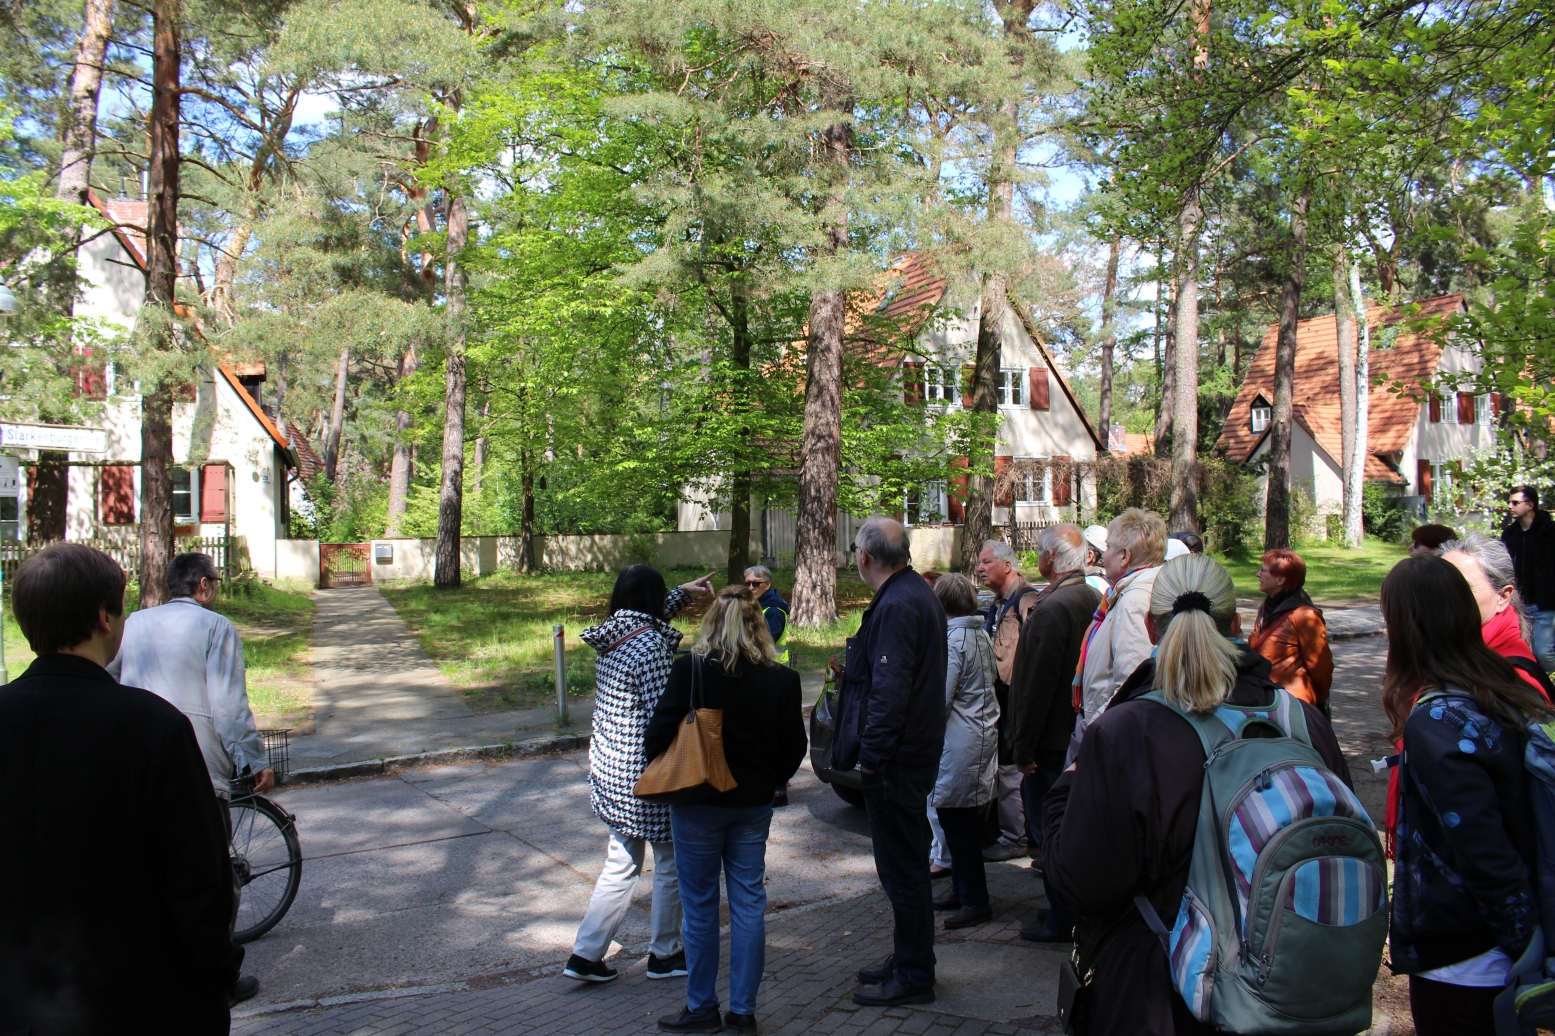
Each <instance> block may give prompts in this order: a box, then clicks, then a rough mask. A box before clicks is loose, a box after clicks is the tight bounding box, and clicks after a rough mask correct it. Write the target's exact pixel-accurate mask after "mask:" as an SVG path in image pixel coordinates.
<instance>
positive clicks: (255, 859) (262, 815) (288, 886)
mask: <svg viewBox="0 0 1555 1036" xmlns="http://www.w3.org/2000/svg"><path fill="white" fill-rule="evenodd" d="M262 733H264V734H265V735H266V737H265V740H266V743H267V747H270V748H271V752H270V757H271V765H272V768H274V769H275V770H276V775H277V780H279V779H280V778H281V777H282V776H284V773H285V755H286V742H285V734H284V732H281V733H280V739H279V741H280V743H279V745H278V746H276V745H271V744H270V742H271V740H272V737H271V732H269V731H263V732H262ZM277 748H279V752H277V750H276V749H277ZM278 755H279V756H280V758H279V759H278V758H277V756H278ZM277 762H279V763H281V765H280V766H279V767H276V766H275V764H276V763H277ZM231 809H232V839H231V847H230V851H231V854H232V868H233V870H234V871H236V872H237V876H238V884H239V885H240V887H241V891H240V893H239V900H238V920H237V924H236V926H235V927H234V931H233V935H232V938H233V940H234V941H236V942H240V943H246V942H252V941H253V940H255V939H257V938H259V937H260V936H261V935H264V934H265V933H266V932H268V931H269V930H270V929H272V928H274V927H275V926H276V925H277V924H278V923H280V920H281V918H283V917H285V916H286V911H288V910H290V909H291V905H292V901H293V900H295V899H296V898H297V888H298V886H299V885H301V884H302V842H301V841H300V840H299V839H298V838H297V818H296V817H295V816H293V815H292V814H290V813H288V812H286V811H285V810H284V809H282V808H281V807H280V806H279V805H277V804H276V803H274V802H272V801H270V800H269V799H267V798H265V797H264V796H263V795H260V794H258V793H256V792H255V791H254V778H253V777H252V776H245V777H240V778H238V779H237V780H234V781H233V782H232V800H231Z"/></svg>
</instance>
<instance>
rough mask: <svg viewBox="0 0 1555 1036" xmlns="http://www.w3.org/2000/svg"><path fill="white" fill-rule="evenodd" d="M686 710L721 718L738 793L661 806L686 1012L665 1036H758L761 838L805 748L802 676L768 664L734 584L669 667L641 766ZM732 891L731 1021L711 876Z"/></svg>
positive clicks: (762, 952)
mask: <svg viewBox="0 0 1555 1036" xmlns="http://www.w3.org/2000/svg"><path fill="white" fill-rule="evenodd" d="M692 708H700V709H720V710H722V712H723V751H724V759H725V761H726V762H727V763H728V764H729V772H730V774H732V775H733V777H734V781H735V786H734V787H733V788H731V789H730V790H729V791H726V792H722V793H720V794H717V795H714V796H712V797H711V798H709V799H706V800H705V801H702V802H697V803H688V804H674V805H671V806H670V826H671V828H672V829H673V834H674V842H675V856H676V867H677V870H678V873H679V877H680V902H681V908H682V910H683V911H684V916H685V921H684V924H683V926H682V930H681V931H682V938H683V940H684V942H685V947H686V971H687V973H688V974H687V979H686V1009H685V1010H684V1011H682V1012H681V1013H680V1014H679V1015H669V1016H667V1017H664V1018H660V1019H659V1028H660V1029H662V1030H664V1031H665V1032H721V1031H722V1030H723V1028H724V1027H725V1025H727V1026H728V1027H729V1028H730V1029H732V1030H734V1031H735V1032H738V1033H755V1032H756V1016H755V1011H756V990H757V988H758V987H759V986H760V984H761V969H762V966H763V964H764V963H765V960H766V921H765V915H766V911H767V892H766V886H765V885H764V884H763V883H764V881H765V879H766V854H767V831H768V828H769V827H770V826H771V823H772V796H773V793H774V792H775V791H776V789H777V788H779V787H780V786H782V785H784V784H786V783H787V782H788V780H789V779H790V778H791V777H793V775H794V773H795V772H796V771H797V770H798V769H799V764H800V762H801V761H802V760H803V759H804V754H805V749H806V748H807V746H808V742H807V739H806V736H805V729H804V718H803V716H802V715H801V713H800V694H799V674H798V673H796V672H794V671H793V670H792V669H790V668H788V667H787V666H782V665H778V664H777V648H776V646H775V645H774V644H773V643H772V633H771V631H770V630H769V629H768V628H767V620H766V619H765V618H764V617H763V616H762V614H761V605H760V603H759V602H758V601H757V600H756V597H755V595H753V594H752V593H751V592H750V591H749V590H747V589H746V588H745V587H743V586H730V587H726V588H725V589H723V590H720V591H719V592H718V596H717V597H716V598H714V600H713V605H712V607H711V608H709V609H708V610H707V614H706V615H704V616H702V629H701V633H700V634H699V635H698V637H697V642H696V644H695V645H694V646H693V647H692V649H691V654H690V655H685V656H682V657H680V658H677V659H676V660H675V664H674V666H673V667H672V668H671V669H670V677H669V685H668V686H667V687H666V688H665V689H664V695H663V697H661V698H660V699H659V704H658V707H657V708H656V709H654V712H653V718H652V720H650V721H649V723H648V733H647V736H646V738H645V739H644V744H645V747H646V749H647V754H648V757H649V758H654V757H657V756H658V755H660V754H661V753H663V752H664V751H665V750H666V749H668V748H669V747H670V745H671V744H673V743H674V740H675V733H676V731H677V730H678V729H679V727H680V725H681V724H682V723H684V722H685V719H686V714H687V713H688V712H689V711H691V709H692ZM720 870H721V871H722V872H723V874H724V876H725V879H726V881H727V884H728V887H729V928H730V933H729V1013H728V1016H727V1018H725V1017H722V1016H720V1014H719V1010H718V993H717V991H716V989H715V987H716V985H717V982H718V924H719V919H718V901H719V895H718V875H719V872H720Z"/></svg>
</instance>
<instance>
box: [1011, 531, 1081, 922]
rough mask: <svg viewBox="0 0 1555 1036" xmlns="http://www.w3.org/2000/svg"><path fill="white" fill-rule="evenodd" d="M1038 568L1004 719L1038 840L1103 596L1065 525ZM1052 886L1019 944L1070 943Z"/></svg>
mask: <svg viewBox="0 0 1555 1036" xmlns="http://www.w3.org/2000/svg"><path fill="white" fill-rule="evenodd" d="M1037 546H1038V548H1039V550H1040V553H1039V554H1038V555H1037V568H1038V570H1039V571H1041V573H1042V577H1043V578H1044V579H1046V580H1047V581H1048V585H1047V588H1046V589H1045V590H1043V591H1042V592H1041V593H1040V594H1039V595H1038V596H1037V601H1036V604H1035V605H1034V606H1033V607H1032V609H1031V613H1030V614H1029V615H1027V616H1026V621H1025V622H1024V623H1023V624H1022V625H1021V633H1020V646H1019V647H1018V648H1017V649H1016V652H1015V673H1014V680H1013V682H1012V683H1011V685H1010V704H1009V708H1008V709H1007V710H1006V712H1005V713H1004V714H1003V715H1002V716H1000V717H999V723H1000V726H1001V727H1002V728H1003V729H1004V730H1006V731H1007V732H1008V735H1009V739H1010V745H1011V755H1012V759H1013V762H1014V763H1015V765H1016V766H1017V767H1019V768H1020V772H1021V773H1022V774H1023V775H1024V777H1023V779H1022V782H1021V797H1022V798H1023V799H1024V801H1025V805H1026V816H1027V818H1028V822H1029V824H1030V826H1031V831H1032V833H1033V834H1034V835H1037V836H1039V837H1040V833H1041V831H1042V799H1043V798H1044V796H1046V795H1047V790H1048V789H1049V788H1051V787H1052V786H1053V782H1054V781H1056V780H1058V777H1059V775H1060V774H1062V773H1063V772H1064V755H1065V753H1066V752H1068V750H1069V735H1070V734H1071V733H1073V731H1074V719H1075V712H1074V696H1073V690H1072V688H1073V685H1074V671H1075V666H1076V665H1077V664H1078V663H1079V661H1080V645H1081V643H1082V642H1083V641H1084V639H1085V631H1086V628H1087V627H1088V626H1089V625H1090V623H1091V616H1093V615H1094V614H1095V613H1096V605H1097V604H1099V603H1101V596H1100V595H1099V594H1097V592H1096V591H1095V590H1094V589H1092V587H1091V586H1090V584H1089V583H1087V582H1086V581H1085V561H1086V555H1087V554H1088V553H1089V551H1088V549H1087V547H1086V543H1085V538H1084V537H1083V536H1082V535H1081V534H1080V528H1079V526H1077V525H1072V524H1070V523H1068V522H1064V523H1062V524H1060V525H1054V526H1050V527H1049V528H1047V529H1044V530H1043V531H1042V538H1041V539H1040V540H1039V541H1038V543H1037ZM1042 880H1043V885H1044V886H1045V887H1046V888H1047V901H1048V907H1049V910H1050V913H1049V915H1048V917H1047V919H1046V920H1045V921H1038V922H1036V923H1034V924H1028V925H1026V926H1025V927H1024V928H1022V929H1021V933H1020V934H1021V938H1022V939H1029V940H1031V941H1032V942H1068V941H1069V940H1070V938H1071V937H1072V934H1073V931H1074V926H1075V920H1076V919H1075V918H1074V917H1073V916H1072V914H1071V912H1070V911H1069V910H1067V909H1066V908H1065V907H1064V905H1063V904H1062V903H1061V902H1059V900H1058V897H1057V896H1055V895H1054V893H1053V888H1052V886H1051V885H1050V884H1048V881H1047V878H1046V877H1045V876H1044V877H1043V879H1042Z"/></svg>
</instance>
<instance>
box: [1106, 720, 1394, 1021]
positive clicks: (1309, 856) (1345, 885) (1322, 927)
mask: <svg viewBox="0 0 1555 1036" xmlns="http://www.w3.org/2000/svg"><path fill="white" fill-rule="evenodd" d="M1143 697H1144V698H1146V699H1148V700H1150V701H1154V702H1157V703H1159V704H1161V705H1165V706H1166V707H1167V708H1169V709H1171V710H1172V711H1173V712H1176V713H1177V714H1178V715H1180V716H1182V717H1183V718H1184V719H1186V720H1187V721H1188V722H1189V723H1190V724H1192V725H1193V729H1194V730H1196V731H1197V732H1198V735H1199V740H1200V742H1201V743H1202V744H1203V746H1204V754H1205V757H1206V758H1205V762H1204V791H1203V794H1202V796H1201V798H1200V800H1199V822H1198V832H1197V834H1196V835H1195V838H1194V843H1193V856H1192V862H1191V864H1190V866H1189V871H1188V887H1187V890H1186V892H1185V893H1184V895H1183V901H1182V907H1181V909H1180V910H1179V911H1178V914H1177V921H1176V923H1175V924H1174V925H1172V928H1171V931H1170V932H1168V931H1167V929H1166V926H1165V925H1164V924H1163V923H1162V922H1161V919H1160V917H1159V916H1158V915H1157V914H1156V912H1155V909H1154V908H1153V907H1151V906H1150V902H1149V900H1147V899H1146V898H1145V897H1143V896H1139V897H1137V898H1136V899H1135V902H1136V903H1137V904H1138V906H1139V910H1140V912H1141V913H1142V914H1144V916H1145V921H1146V923H1147V924H1149V925H1150V927H1151V929H1152V930H1153V931H1155V933H1156V935H1157V936H1158V937H1160V939H1161V941H1162V944H1163V945H1164V946H1165V948H1166V955H1167V958H1168V960H1169V961H1170V962H1171V971H1172V984H1173V985H1174V986H1176V988H1177V991H1178V992H1179V993H1180V994H1181V995H1182V998H1183V1000H1184V1001H1185V1002H1186V1003H1187V1005H1188V1007H1189V1009H1190V1010H1191V1011H1192V1012H1193V1015H1194V1017H1196V1018H1198V1019H1199V1020H1200V1021H1202V1022H1208V1023H1210V1024H1212V1025H1214V1026H1215V1028H1216V1029H1218V1030H1220V1031H1223V1032H1231V1033H1289V1034H1308V1033H1310V1034H1318V1033H1338V1032H1359V1031H1361V1030H1363V1029H1366V1028H1368V1027H1369V1026H1370V1025H1371V1002H1372V983H1373V982H1374V981H1375V980H1376V977H1377V969H1378V967H1379V966H1380V965H1381V963H1382V945H1383V942H1384V940H1385V939H1386V937H1387V925H1388V920H1387V918H1388V913H1387V909H1386V907H1387V872H1386V867H1385V864H1384V862H1383V853H1382V843H1381V841H1380V840H1379V839H1378V838H1377V831H1376V829H1375V827H1373V825H1372V822H1371V818H1370V817H1368V816H1367V815H1366V810H1365V809H1363V808H1362V806H1361V804H1360V801H1359V800H1358V799H1357V798H1356V797H1355V794H1354V793H1353V792H1352V791H1350V789H1349V788H1347V787H1345V785H1344V782H1342V781H1340V780H1339V778H1338V777H1336V776H1334V774H1333V773H1332V772H1331V771H1330V770H1329V769H1328V768H1327V767H1326V766H1324V765H1323V762H1322V759H1321V757H1320V756H1319V755H1318V753H1317V751H1316V750H1315V749H1314V748H1313V747H1312V741H1311V738H1310V737H1309V736H1308V733H1307V723H1306V716H1305V714H1304V713H1303V710H1302V708H1301V705H1300V702H1299V701H1298V700H1297V699H1295V698H1294V697H1292V696H1291V695H1290V694H1289V693H1288V692H1287V691H1285V690H1283V689H1280V690H1279V691H1278V692H1277V694H1276V697H1275V700H1274V704H1272V705H1270V706H1267V707H1263V708H1248V707H1243V706H1235V705H1221V706H1220V707H1218V708H1217V709H1215V710H1214V711H1213V712H1201V713H1190V712H1186V711H1184V710H1182V709H1179V708H1177V707H1176V706H1175V705H1173V704H1172V703H1171V702H1169V701H1167V700H1166V698H1165V696H1164V695H1162V694H1161V693H1160V692H1159V691H1151V692H1150V693H1148V694H1146V695H1143Z"/></svg>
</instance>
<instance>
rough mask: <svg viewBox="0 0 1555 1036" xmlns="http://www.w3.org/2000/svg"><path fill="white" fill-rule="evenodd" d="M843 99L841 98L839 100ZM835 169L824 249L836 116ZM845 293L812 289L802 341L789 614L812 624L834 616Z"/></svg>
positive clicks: (841, 130)
mask: <svg viewBox="0 0 1555 1036" xmlns="http://www.w3.org/2000/svg"><path fill="white" fill-rule="evenodd" d="M839 107H840V106H839ZM821 144H822V146H823V147H824V148H825V149H826V152H827V159H828V161H829V164H830V165H831V166H832V167H833V169H834V175H833V179H832V184H831V187H832V190H831V193H830V194H829V195H828V196H827V199H826V221H827V226H826V243H825V245H823V246H822V252H823V254H824V255H828V256H830V255H836V254H837V253H838V252H840V251H842V250H843V249H844V248H846V247H847V245H848V210H847V202H846V200H845V199H844V197H843V193H842V191H843V188H844V187H845V186H846V182H847V178H848V160H849V153H850V152H851V150H852V148H853V124H852V123H851V122H834V123H832V124H831V125H830V126H828V127H827V128H826V131H825V132H824V133H823V134H821ZM847 311H848V299H847V294H846V293H845V292H844V291H843V290H842V289H841V288H823V289H821V290H819V291H816V292H815V293H814V294H813V295H811V297H810V333H809V338H808V341H807V342H806V343H805V401H804V426H803V430H802V431H801V433H800V450H799V452H800V458H801V459H800V466H799V499H798V504H797V506H798V514H797V516H796V519H797V520H796V522H795V531H794V599H793V610H792V611H791V613H790V618H791V620H792V621H793V623H794V625H796V626H799V627H815V626H821V625H824V624H826V623H828V622H831V621H833V620H835V619H836V618H837V490H838V486H839V485H840V483H841V480H842V336H843V323H844V319H845V317H846V316H847Z"/></svg>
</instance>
